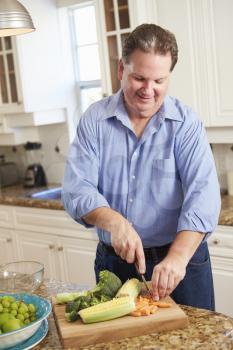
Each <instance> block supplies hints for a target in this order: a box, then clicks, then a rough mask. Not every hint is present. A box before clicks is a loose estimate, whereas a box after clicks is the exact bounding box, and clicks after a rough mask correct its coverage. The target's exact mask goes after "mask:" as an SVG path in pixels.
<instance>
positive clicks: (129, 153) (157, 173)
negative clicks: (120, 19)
mask: <svg viewBox="0 0 233 350" xmlns="http://www.w3.org/2000/svg"><path fill="white" fill-rule="evenodd" d="M62 198H63V204H64V207H65V209H66V210H67V212H68V213H69V214H70V215H71V217H72V218H73V219H74V220H76V221H77V222H79V223H81V224H83V225H85V226H87V227H88V226H90V225H86V224H85V222H84V221H83V220H82V217H83V216H85V215H86V214H88V213H89V212H91V211H93V210H94V209H96V208H99V207H111V208H112V209H114V210H116V211H118V212H119V213H121V214H122V215H123V216H124V217H125V218H127V220H128V221H129V222H130V223H132V225H133V227H134V228H135V230H136V232H137V233H138V234H139V236H140V237H141V239H142V242H143V246H144V247H151V246H161V245H164V244H167V243H170V242H172V241H173V240H174V238H175V236H176V234H177V232H179V231H182V230H191V231H197V232H203V233H204V234H207V236H208V234H210V233H211V232H212V231H213V230H214V228H215V226H216V224H217V221H218V215H219V210H220V191H219V184H218V179H217V174H216V170H215V164H214V160H213V156H212V152H211V149H210V146H209V144H208V141H207V137H206V133H205V130H204V127H203V125H202V122H201V121H200V120H199V119H198V117H197V115H196V114H195V113H194V112H193V111H192V110H191V109H190V108H189V107H187V106H185V105H183V104H182V103H181V102H180V101H179V100H177V99H175V98H173V97H169V96H167V97H166V98H165V100H164V103H163V105H162V107H161V108H160V110H159V111H158V112H157V113H156V114H155V115H153V116H152V118H151V119H150V121H149V122H148V124H147V126H146V128H145V130H144V132H143V135H142V136H141V138H140V139H138V138H137V137H136V135H135V133H134V131H133V128H132V124H131V121H130V119H129V117H128V114H127V111H126V109H125V106H124V103H123V98H122V92H121V90H119V91H118V92H117V93H116V94H115V95H112V96H110V97H107V98H105V99H103V100H101V101H98V102H96V103H94V104H93V105H91V106H90V107H89V108H88V109H87V111H86V112H85V113H84V115H83V116H82V118H81V120H80V122H79V125H78V127H77V134H76V137H75V139H74V141H73V143H72V145H71V148H70V152H69V157H68V160H67V164H66V170H65V176H64V182H63V194H62ZM97 232H98V235H99V239H100V240H101V241H103V242H105V243H107V244H111V243H110V242H111V238H110V234H109V233H108V232H105V231H104V230H102V229H99V228H97Z"/></svg>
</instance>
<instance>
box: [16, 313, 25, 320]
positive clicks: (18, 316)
mask: <svg viewBox="0 0 233 350" xmlns="http://www.w3.org/2000/svg"><path fill="white" fill-rule="evenodd" d="M16 318H17V319H18V320H20V321H24V315H22V314H18V315H16Z"/></svg>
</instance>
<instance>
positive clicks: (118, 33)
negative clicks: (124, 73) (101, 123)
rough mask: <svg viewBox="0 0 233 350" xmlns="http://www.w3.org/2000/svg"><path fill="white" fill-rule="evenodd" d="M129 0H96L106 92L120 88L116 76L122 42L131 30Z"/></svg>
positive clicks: (109, 92) (112, 91)
mask: <svg viewBox="0 0 233 350" xmlns="http://www.w3.org/2000/svg"><path fill="white" fill-rule="evenodd" d="M129 2H130V1H129V0H103V1H102V0H101V1H97V11H98V14H99V16H100V19H101V20H100V27H101V28H100V32H101V34H100V35H101V37H102V39H103V40H101V41H102V50H103V53H102V71H104V74H103V75H104V76H105V77H106V79H105V83H106V86H105V87H104V89H103V91H105V93H106V94H111V93H114V92H116V91H117V90H118V89H119V88H120V81H119V80H118V77H117V70H118V61H119V59H120V58H121V50H122V44H123V42H124V40H125V38H126V37H127V36H128V34H129V33H130V32H131V30H132V29H131V28H132V24H131V22H132V21H131V12H130V4H129Z"/></svg>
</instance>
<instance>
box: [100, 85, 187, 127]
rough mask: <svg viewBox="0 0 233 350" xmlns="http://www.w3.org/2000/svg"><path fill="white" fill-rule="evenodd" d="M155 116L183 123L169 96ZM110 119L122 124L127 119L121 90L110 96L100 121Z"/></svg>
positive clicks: (172, 99)
mask: <svg viewBox="0 0 233 350" xmlns="http://www.w3.org/2000/svg"><path fill="white" fill-rule="evenodd" d="M156 114H157V116H158V117H159V118H161V119H171V120H176V121H183V117H182V115H181V114H180V112H179V109H178V108H177V107H176V104H175V99H174V98H173V97H171V96H166V97H165V99H164V103H163V105H162V106H161V108H160V110H159V111H158V112H157V113H156ZM111 117H116V118H117V119H119V120H121V121H123V120H124V122H126V120H127V119H129V118H128V114H127V111H126V109H125V105H124V101H123V92H122V89H120V90H118V91H117V92H116V93H115V94H114V95H112V98H110V100H109V104H108V105H107V106H106V114H103V115H102V118H101V119H102V120H104V119H108V118H111ZM122 119H123V120H122Z"/></svg>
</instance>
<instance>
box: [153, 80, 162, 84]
mask: <svg viewBox="0 0 233 350" xmlns="http://www.w3.org/2000/svg"><path fill="white" fill-rule="evenodd" d="M163 82H164V80H163V79H159V80H155V83H156V84H162V83H163Z"/></svg>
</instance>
